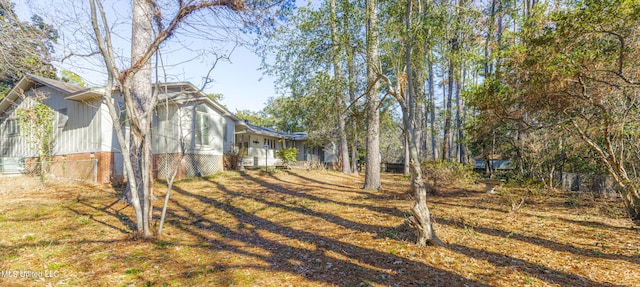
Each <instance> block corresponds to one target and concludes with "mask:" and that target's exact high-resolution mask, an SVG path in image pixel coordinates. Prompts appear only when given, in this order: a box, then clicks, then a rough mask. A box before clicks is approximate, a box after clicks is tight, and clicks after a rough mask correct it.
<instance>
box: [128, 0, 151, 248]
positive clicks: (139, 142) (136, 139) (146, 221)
mask: <svg viewBox="0 0 640 287" xmlns="http://www.w3.org/2000/svg"><path fill="white" fill-rule="evenodd" d="M151 15H153V12H152V7H151V4H150V2H148V1H146V0H134V1H133V17H132V31H131V37H132V41H131V59H132V62H136V61H137V60H138V59H139V58H141V57H142V56H143V55H144V54H145V53H146V49H147V47H148V46H149V45H150V44H151V41H152V39H153V29H152V27H151ZM131 95H132V97H133V98H135V99H137V100H138V101H137V102H136V103H135V105H134V106H133V107H132V108H133V109H135V111H134V113H133V114H134V115H139V116H140V118H139V121H134V122H131V129H130V131H131V133H130V135H131V159H132V160H131V161H132V163H133V165H134V166H133V170H134V171H136V172H135V174H134V176H135V178H136V182H138V183H141V184H139V185H138V186H137V187H138V190H134V189H130V190H131V192H137V193H138V195H139V198H140V199H141V200H142V202H141V204H140V206H141V207H142V215H143V221H142V230H138V231H139V232H142V235H143V236H144V237H149V236H151V231H150V228H149V227H150V219H151V217H152V213H151V208H152V207H151V194H150V192H151V190H150V188H151V185H150V176H149V174H150V168H149V167H150V166H151V163H152V162H151V139H150V138H147V136H151V121H150V118H151V114H152V110H153V95H152V89H151V63H150V62H149V61H147V62H146V63H144V64H142V66H141V67H140V69H139V71H138V72H137V73H135V75H134V76H133V79H132V81H131Z"/></svg>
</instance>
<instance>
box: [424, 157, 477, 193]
mask: <svg viewBox="0 0 640 287" xmlns="http://www.w3.org/2000/svg"><path fill="white" fill-rule="evenodd" d="M420 165H421V168H422V175H423V177H424V180H425V181H428V182H430V184H432V186H433V187H436V186H437V185H438V183H439V182H443V181H444V182H464V183H468V182H472V181H474V180H475V179H476V178H477V174H476V173H475V172H474V171H473V166H472V165H464V164H461V163H458V162H450V161H423V162H422V163H421V164H420Z"/></svg>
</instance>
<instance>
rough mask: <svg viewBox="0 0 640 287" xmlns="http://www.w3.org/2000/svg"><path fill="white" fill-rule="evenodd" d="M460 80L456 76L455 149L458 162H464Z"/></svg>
mask: <svg viewBox="0 0 640 287" xmlns="http://www.w3.org/2000/svg"><path fill="white" fill-rule="evenodd" d="M462 66H464V65H462ZM461 68H462V67H461ZM462 73H464V72H462ZM462 81H463V80H461V79H460V77H458V79H457V82H458V83H457V84H456V130H457V131H458V140H457V141H456V143H457V145H456V146H457V148H456V150H457V156H458V161H459V162H460V163H464V150H463V142H462V140H463V137H464V132H463V130H462V96H461V95H460V90H461V88H462V87H461V86H462Z"/></svg>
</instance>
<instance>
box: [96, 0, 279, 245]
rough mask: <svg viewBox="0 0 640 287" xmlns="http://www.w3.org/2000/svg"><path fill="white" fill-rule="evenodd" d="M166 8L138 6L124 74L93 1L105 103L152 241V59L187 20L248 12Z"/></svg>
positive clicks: (142, 226)
mask: <svg viewBox="0 0 640 287" xmlns="http://www.w3.org/2000/svg"><path fill="white" fill-rule="evenodd" d="M261 3H262V2H261ZM161 4H162V3H159V2H158V1H152V0H134V1H133V6H132V22H131V25H132V41H131V61H130V63H129V64H128V65H126V67H124V68H123V67H118V65H117V63H118V61H117V58H116V50H115V49H114V46H113V42H112V34H111V29H110V25H109V22H108V20H107V17H106V14H105V10H104V8H103V6H102V2H101V1H98V0H91V1H90V8H91V25H92V29H93V33H94V38H95V40H96V42H97V46H98V48H99V51H100V55H101V56H102V58H103V61H104V65H105V66H106V70H107V76H108V81H107V86H106V89H105V97H104V100H105V103H106V105H107V107H108V109H109V113H110V115H111V118H112V121H113V122H114V127H115V130H116V136H117V140H118V143H119V144H120V147H121V150H122V154H123V158H124V167H125V168H124V170H125V174H126V177H127V179H128V181H127V184H128V189H129V190H130V191H131V193H130V196H131V203H132V205H133V207H134V210H135V216H136V224H137V231H138V232H139V233H140V235H142V236H144V237H150V236H151V235H152V233H151V230H150V225H151V219H152V212H151V211H152V204H151V198H152V174H151V166H152V150H151V136H152V135H151V122H152V116H153V111H154V108H155V105H156V102H157V92H156V93H153V92H152V83H151V80H152V79H151V58H152V56H153V55H154V54H155V53H156V52H157V51H158V49H159V48H160V46H161V45H162V44H163V43H165V41H166V40H167V39H169V38H171V37H173V36H175V34H176V31H177V30H178V28H179V27H181V26H183V25H187V19H188V18H189V17H191V16H192V15H196V14H198V13H205V12H209V13H212V14H215V13H216V11H218V9H223V10H226V11H232V12H243V11H248V10H247V9H246V7H245V3H244V1H242V0H218V1H196V0H189V1H178V2H177V3H174V4H173V5H174V6H172V8H173V9H172V11H166V10H162V9H161V7H162V6H161ZM262 4H264V3H262ZM265 8H266V7H265ZM167 12H169V13H168V14H167ZM113 91H116V92H117V93H119V94H120V97H121V100H122V101H123V102H124V106H125V109H126V115H127V120H128V123H129V129H128V131H127V134H125V132H124V130H125V129H123V126H122V125H120V124H117V123H119V121H118V115H119V113H118V111H117V109H116V107H115V104H114V102H115V101H118V100H119V99H117V98H116V96H114V93H113ZM156 91H157V89H156Z"/></svg>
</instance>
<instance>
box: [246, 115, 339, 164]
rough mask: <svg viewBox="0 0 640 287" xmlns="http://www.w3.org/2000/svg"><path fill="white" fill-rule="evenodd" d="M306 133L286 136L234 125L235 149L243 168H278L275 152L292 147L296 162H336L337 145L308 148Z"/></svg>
mask: <svg viewBox="0 0 640 287" xmlns="http://www.w3.org/2000/svg"><path fill="white" fill-rule="evenodd" d="M307 137H308V135H307V133H306V132H294V133H285V132H281V131H276V130H273V129H269V128H265V127H260V126H256V125H252V124H251V123H249V122H244V123H243V124H239V125H236V146H237V148H238V151H240V153H241V154H242V155H243V157H242V164H243V165H244V166H245V167H247V166H265V164H266V165H267V166H274V165H278V164H280V159H278V158H277V156H276V152H277V151H278V150H280V149H282V148H292V147H295V148H296V149H297V150H298V153H297V155H296V160H297V161H319V162H322V163H334V162H337V161H338V157H337V154H338V151H337V145H336V144H335V143H332V142H329V143H327V144H326V145H325V146H324V147H319V146H312V145H309V143H308V141H307Z"/></svg>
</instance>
